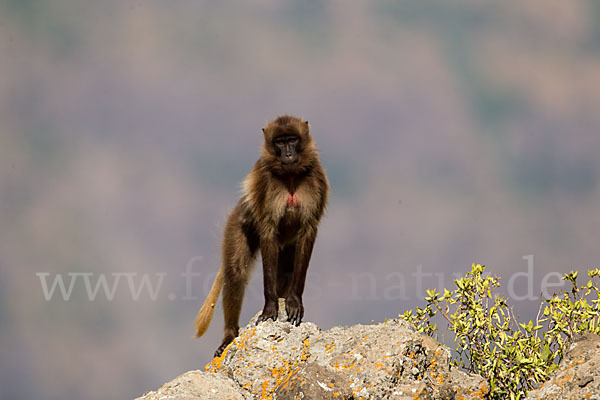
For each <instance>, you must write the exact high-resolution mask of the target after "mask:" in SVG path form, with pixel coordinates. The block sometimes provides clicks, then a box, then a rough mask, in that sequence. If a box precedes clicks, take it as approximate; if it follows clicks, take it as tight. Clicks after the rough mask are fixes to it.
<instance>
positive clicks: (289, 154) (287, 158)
mask: <svg viewBox="0 0 600 400" xmlns="http://www.w3.org/2000/svg"><path fill="white" fill-rule="evenodd" d="M273 147H274V148H275V155H276V156H277V157H279V161H280V162H281V166H282V167H283V169H284V170H288V169H293V168H294V166H295V165H296V164H298V153H299V150H300V137H299V136H296V135H286V136H279V137H277V138H275V140H273Z"/></svg>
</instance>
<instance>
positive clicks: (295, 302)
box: [285, 294, 304, 326]
mask: <svg viewBox="0 0 600 400" xmlns="http://www.w3.org/2000/svg"><path fill="white" fill-rule="evenodd" d="M285 311H287V315H288V321H289V322H291V323H292V324H293V325H296V326H298V325H300V322H302V317H303V316H304V306H303V305H302V299H301V298H300V297H298V296H296V295H293V294H290V295H289V296H288V298H287V299H285Z"/></svg>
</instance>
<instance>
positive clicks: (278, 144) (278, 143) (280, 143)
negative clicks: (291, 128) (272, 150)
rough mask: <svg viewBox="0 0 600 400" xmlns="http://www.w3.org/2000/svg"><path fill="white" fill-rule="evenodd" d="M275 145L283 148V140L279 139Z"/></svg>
mask: <svg viewBox="0 0 600 400" xmlns="http://www.w3.org/2000/svg"><path fill="white" fill-rule="evenodd" d="M273 143H275V144H276V145H277V146H283V139H277V140H275V142H273Z"/></svg>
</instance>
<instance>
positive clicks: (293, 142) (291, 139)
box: [288, 138, 298, 144]
mask: <svg viewBox="0 0 600 400" xmlns="http://www.w3.org/2000/svg"><path fill="white" fill-rule="evenodd" d="M288 143H289V144H296V143H298V138H290V140H288Z"/></svg>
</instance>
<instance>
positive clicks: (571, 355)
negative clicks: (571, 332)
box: [527, 334, 600, 400]
mask: <svg viewBox="0 0 600 400" xmlns="http://www.w3.org/2000/svg"><path fill="white" fill-rule="evenodd" d="M538 399H540V400H541V399H543V400H559V399H560V400H571V399H573V400H575V399H576V400H580V399H596V400H598V399H600V336H598V335H594V334H588V335H585V336H583V337H581V338H579V339H577V340H575V341H574V342H573V344H571V347H570V348H569V351H568V352H567V354H566V356H565V358H564V359H563V360H562V361H561V363H560V366H559V368H558V371H556V372H555V373H554V374H553V375H552V377H551V378H550V379H549V380H548V381H546V382H545V383H544V384H543V385H542V386H541V387H540V388H539V389H537V390H532V391H531V392H529V394H528V396H527V400H538Z"/></svg>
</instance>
